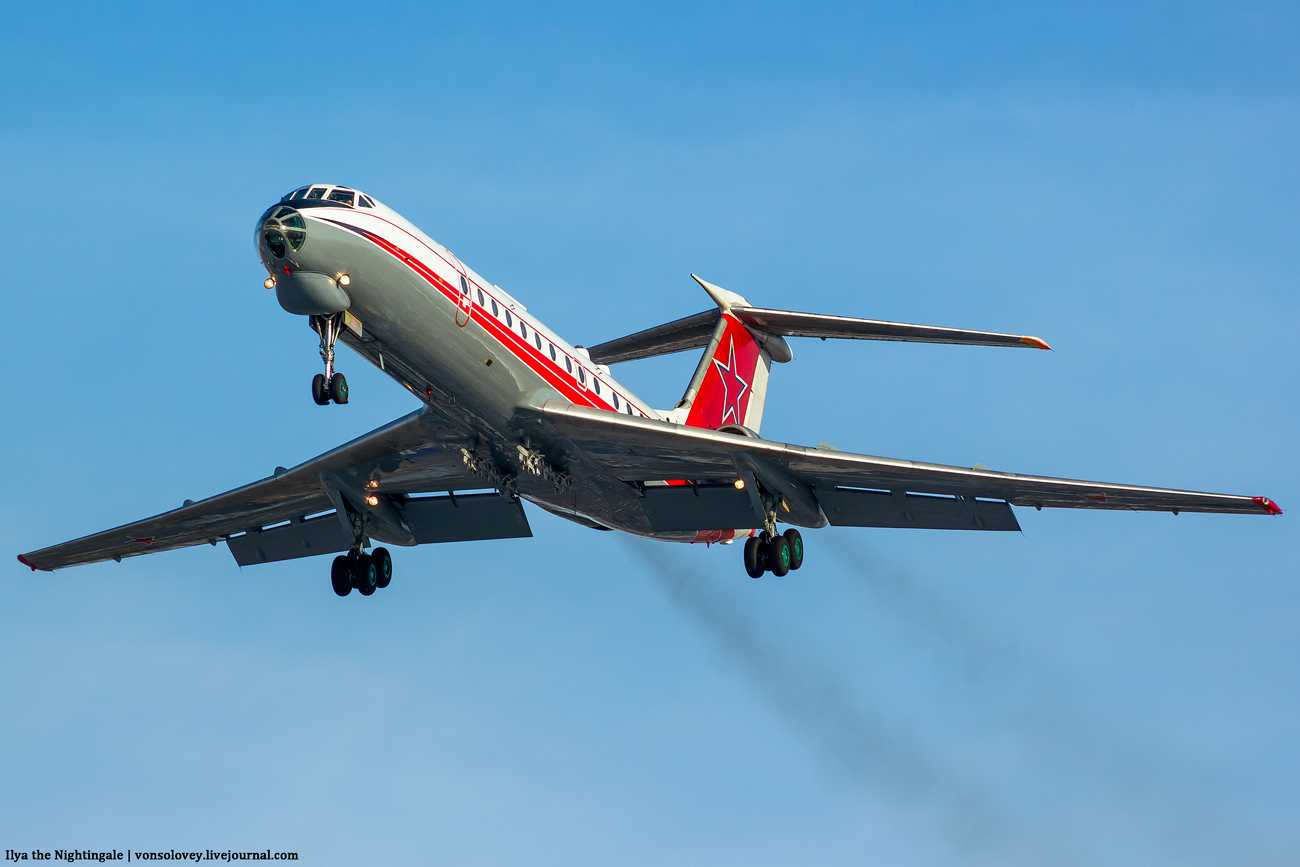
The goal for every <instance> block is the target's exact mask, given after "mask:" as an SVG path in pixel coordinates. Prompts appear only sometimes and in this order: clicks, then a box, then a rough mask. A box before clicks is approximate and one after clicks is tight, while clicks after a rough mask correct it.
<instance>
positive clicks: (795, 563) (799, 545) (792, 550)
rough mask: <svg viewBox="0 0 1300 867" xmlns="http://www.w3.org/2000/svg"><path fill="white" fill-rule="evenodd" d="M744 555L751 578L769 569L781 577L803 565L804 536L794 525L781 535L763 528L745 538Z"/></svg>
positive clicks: (758, 576) (760, 575) (760, 576)
mask: <svg viewBox="0 0 1300 867" xmlns="http://www.w3.org/2000/svg"><path fill="white" fill-rule="evenodd" d="M744 557H745V572H747V573H748V574H749V577H750V578H762V577H763V573H764V572H769V571H770V572H771V573H772V574H773V575H776V576H777V577H778V578H779V577H780V576H782V575H786V574H788V573H789V572H792V571H793V570H795V569H798V568H799V567H800V566H802V565H803V537H802V536H800V535H799V531H798V530H796V529H795V528H793V527H791V528H790V529H788V530H786V531H785V532H784V533H781V534H779V535H775V534H773V533H770V532H768V531H767V530H763V531H762V532H760V533H758V534H757V535H755V536H750V537H749V538H748V539H746V540H745V550H744Z"/></svg>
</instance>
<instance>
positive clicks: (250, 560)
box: [226, 512, 352, 566]
mask: <svg viewBox="0 0 1300 867" xmlns="http://www.w3.org/2000/svg"><path fill="white" fill-rule="evenodd" d="M351 544H352V536H351V535H349V534H348V533H345V532H344V531H343V525H342V524H340V523H339V519H338V514H337V513H335V512H330V513H329V514H327V515H318V516H317V517H315V518H311V519H309V520H302V519H295V520H293V521H291V522H290V523H288V524H283V525H281V526H279V527H272V528H271V529H269V530H249V531H248V532H247V533H244V534H242V535H239V536H231V537H230V538H228V539H226V547H227V548H229V549H230V553H231V554H233V555H234V557H235V562H236V563H238V564H239V565H240V566H256V565H257V564H259V563H277V562H279V561H281V560H297V559H298V558H299V557H315V556H316V555H317V554H336V553H338V552H340V551H346V550H347V549H348V547H349V546H350V545H351Z"/></svg>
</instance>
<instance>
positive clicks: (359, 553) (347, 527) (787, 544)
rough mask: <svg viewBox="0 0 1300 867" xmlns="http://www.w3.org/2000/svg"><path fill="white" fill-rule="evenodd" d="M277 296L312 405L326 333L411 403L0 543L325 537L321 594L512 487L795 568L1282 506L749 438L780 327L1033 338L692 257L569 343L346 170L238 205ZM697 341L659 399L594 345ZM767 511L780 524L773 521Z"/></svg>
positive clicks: (387, 567) (625, 528) (489, 513)
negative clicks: (651, 293) (261, 203)
mask: <svg viewBox="0 0 1300 867" xmlns="http://www.w3.org/2000/svg"><path fill="white" fill-rule="evenodd" d="M254 239H255V244H256V247H257V251H258V254H259V256H260V257H261V260H262V264H263V265H264V266H265V268H266V271H267V274H268V277H267V278H266V281H265V286H266V288H267V289H274V290H275V296H276V299H277V300H278V302H279V304H280V306H281V307H282V308H283V309H284V310H285V311H287V312H288V313H290V314H294V315H297V316H303V317H306V322H307V324H308V325H309V326H310V327H311V328H312V330H313V331H315V333H316V335H317V336H318V337H319V340H320V355H321V361H322V362H323V365H324V369H323V371H322V372H321V373H318V374H316V375H315V377H314V378H313V379H312V383H311V394H312V399H313V400H314V401H315V402H316V403H317V404H319V405H322V406H324V405H328V404H331V403H333V404H336V405H339V404H346V403H347V402H348V384H347V378H346V377H345V376H344V375H343V374H342V373H340V372H339V371H338V370H337V369H336V367H335V360H336V356H335V348H336V346H337V344H338V342H339V341H342V342H343V344H344V345H345V346H347V347H349V348H350V349H352V350H353V351H354V352H356V353H357V354H358V355H360V356H361V357H363V358H365V359H366V360H367V361H369V362H370V363H371V364H373V365H375V366H376V367H377V368H379V370H381V371H383V372H384V373H385V374H387V375H388V376H389V377H391V378H392V379H394V380H396V381H397V382H398V383H400V384H401V385H402V387H403V388H405V389H407V390H408V391H409V392H410V393H411V394H412V395H414V396H415V397H416V398H417V399H418V400H419V401H420V403H421V404H422V407H421V408H420V409H419V410H417V411H415V412H412V413H411V414H409V415H407V416H405V417H403V418H399V419H397V420H396V421H393V422H391V423H389V424H387V425H384V426H383V427H380V428H378V429H376V430H374V431H371V432H370V433H368V434H366V435H364V436H362V437H359V438H357V439H355V440H352V441H351V442H349V443H345V444H344V445H341V446H339V447H338V448H335V449H333V450H331V451H328V452H326V453H325V454H322V455H320V456H318V457H315V458H312V459H311V460H309V461H306V462H305V463H302V464H299V465H298V466H296V467H293V468H289V469H286V468H284V467H276V468H275V471H274V473H273V474H272V475H271V476H269V477H267V478H264V479H262V480H260V481H256V482H253V483H251V484H247V485H244V486H243V487H239V488H235V489H234V490H231V491H228V492H226V493H224V494H218V495H216V496H214V497H210V498H208V499H205V500H200V501H198V502H194V501H192V500H186V501H185V502H184V503H183V504H182V505H181V506H180V507H179V508H176V509H172V510H171V511H167V512H163V513H162V514H159V515H155V516H154V517H152V518H146V519H144V520H141V521H136V522H134V523H130V524H126V525H124V526H121V527H117V528H115V529H112V530H106V531H104V532H100V533H95V534H93V535H90V536H85V537H83V538H79V539H75V540H73V541H70V542H64V543H62V544H59V545H54V546H52V547H48V548H43V549H41V550H38V551H32V552H29V553H26V554H22V555H19V557H18V559H19V561H20V562H22V563H23V564H24V565H27V566H30V567H31V568H32V569H33V570H38V569H39V570H43V571H53V570H55V569H60V568H64V567H67V566H75V565H80V564H85V563H95V562H100V561H104V560H109V559H112V560H116V561H117V562H119V563H120V562H121V561H122V558H124V557H133V556H137V555H140V554H148V553H152V552H156V551H168V550H172V549H176V548H183V547H188V546H193V545H200V544H203V543H205V542H206V543H208V544H211V545H216V544H218V543H219V542H225V544H226V546H227V548H228V549H229V550H230V552H231V554H232V555H234V558H235V561H236V563H238V564H239V566H241V567H243V566H251V565H255V564H261V563H271V562H278V561H284V560H291V559H296V558H300V557H310V556H316V555H324V554H337V555H338V556H336V557H335V558H334V560H333V563H332V566H331V570H330V580H331V585H332V587H333V590H334V592H335V593H337V594H338V595H339V596H347V595H348V594H349V593H351V592H352V590H354V589H356V590H358V591H359V592H360V593H361V595H364V596H369V595H372V594H373V593H374V592H375V591H376V590H377V589H381V588H384V587H387V586H388V585H389V583H390V581H391V580H392V574H393V561H392V556H391V554H390V552H389V551H388V549H387V548H386V547H382V546H381V547H375V546H374V545H373V543H374V542H381V543H383V544H384V545H391V546H398V547H410V546H414V545H422V544H426V543H434V542H458V541H474V540H488V539H508V538H520V537H528V536H531V535H532V531H531V528H530V527H529V523H528V518H527V515H526V513H525V512H524V509H523V507H522V501H524V500H527V501H528V502H530V503H532V504H533V505H535V506H537V507H540V508H542V509H545V510H546V511H548V512H550V513H552V514H554V515H558V516H560V517H562V518H566V519H568V520H570V521H574V522H575V523H578V524H580V525H582V526H585V527H589V528H592V529H595V530H619V531H622V532H625V533H631V534H634V535H637V536H642V537H647V538H651V539H660V540H666V541H672V542H686V543H706V544H713V543H721V544H724V545H727V544H731V543H734V542H736V541H738V540H741V539H743V540H744V544H743V548H742V552H743V561H744V567H745V570H746V572H747V573H748V574H749V575H750V576H751V577H754V578H759V577H761V576H763V575H765V574H767V573H768V572H771V573H772V574H773V575H776V576H782V575H786V574H788V573H789V572H790V571H791V570H795V569H798V568H799V567H800V566H801V565H802V563H803V559H804V542H803V538H802V536H801V534H800V532H799V529H797V528H804V529H816V528H822V527H826V526H828V525H829V526H839V527H898V528H902V527H911V528H919V529H944V530H958V529H964V530H985V531H1014V530H1019V529H1020V525H1019V523H1018V521H1017V520H1016V517H1015V513H1014V512H1013V510H1012V507H1013V506H1022V507H1023V506H1032V507H1034V508H1036V509H1040V510H1041V509H1043V508H1070V509H1132V510H1146V511H1169V512H1172V513H1174V514H1175V515H1177V514H1178V513H1179V512H1220V513H1239V514H1256V515H1280V514H1282V510H1281V509H1280V508H1279V507H1278V506H1277V504H1276V503H1274V502H1273V501H1272V500H1270V499H1269V498H1267V497H1249V496H1237V495H1226V494H1211V493H1198V492H1193V491H1181V490H1170V489H1163V488H1150V487H1139V486H1135V485H1120V484H1108V483H1102V482H1088V481H1076V480H1072V479H1057V478H1048V477H1042V476H1031V475H1020V474H1016V473H1007V472H999V471H996V470H991V469H988V468H987V467H984V466H982V465H979V464H976V465H975V466H973V467H955V466H943V465H939V464H929V463H920V462H915V461H908V460H898V459H893V458H882V457H873V456H870V455H863V454H855V453H852V452H846V451H841V450H839V449H837V448H834V447H833V446H831V445H829V444H827V443H824V442H823V443H819V444H818V445H817V446H815V447H806V446H799V445H791V444H787V443H780V442H775V441H772V440H767V439H764V438H763V437H762V436H761V435H760V434H759V431H760V430H761V424H762V420H763V409H764V403H765V400H766V394H767V386H768V380H769V376H770V373H771V368H772V365H773V364H784V363H787V362H790V361H791V360H793V358H794V353H793V351H792V350H791V347H790V343H789V341H788V340H787V338H795V337H814V338H821V339H822V340H825V339H828V338H836V339H855V340H892V341H908V342H920V343H949V344H966V345H975V346H999V347H1016V348H1028V349H1038V350H1048V349H1050V347H1049V346H1048V345H1047V344H1046V343H1045V342H1043V341H1042V340H1040V339H1038V338H1037V337H1031V336H1026V335H1016V334H1000V333H993V332H984V331H971V330H965V329H957V328H941V327H933V326H924V325H911V324H906V323H899V322H886V321H880V320H872V319H857V318H850V317H844V316H830V315H823V314H814V313H800V312H796V311H791V310H780V309H771V308H765V307H756V306H755V305H753V304H751V303H750V302H749V301H748V300H747V299H746V298H744V297H743V296H741V295H739V294H737V293H735V292H731V291H728V290H726V289H723V288H722V287H720V286H716V285H714V284H712V283H710V282H708V281H707V280H704V279H702V278H700V277H697V276H695V275H694V274H692V275H691V276H692V277H693V278H694V279H695V281H696V282H697V283H698V284H699V285H700V287H701V288H702V289H703V290H704V292H705V293H706V294H707V295H708V296H709V298H710V299H711V300H712V302H713V306H712V307H710V308H709V309H707V310H705V311H703V312H701V313H696V314H694V315H692V316H687V317H684V318H682V319H677V320H675V321H673V322H668V323H666V324H663V325H657V326H655V327H652V328H648V329H645V330H642V331H638V332H636V333H634V334H629V335H627V336H625V337H620V338H617V339H614V340H610V341H607V342H605V343H601V344H599V345H596V346H591V347H583V346H576V345H572V344H570V343H568V342H567V341H565V340H564V339H562V338H561V337H560V336H559V335H558V334H557V333H556V332H555V331H553V330H551V329H550V328H548V327H547V326H545V325H544V324H542V323H541V322H540V321H539V320H538V319H537V318H536V317H535V316H534V315H532V314H531V313H529V312H528V309H527V308H526V307H525V306H524V305H523V304H521V303H520V302H519V301H517V300H516V299H515V298H514V297H513V296H511V295H510V293H508V292H506V290H504V289H502V288H501V287H500V286H497V285H495V284H493V283H490V282H488V281H487V280H486V279H484V278H483V277H481V276H480V275H479V274H477V273H476V272H475V271H473V270H472V269H470V268H469V267H467V266H466V265H465V264H464V263H463V262H461V261H460V260H459V259H458V258H457V257H456V256H455V255H454V254H453V253H452V252H451V251H450V250H448V249H447V248H446V247H443V246H442V245H440V244H438V243H437V242H436V241H434V240H433V239H432V238H430V237H429V236H427V235H425V234H424V233H423V232H422V231H420V230H419V229H418V228H416V227H415V226H414V225H413V224H412V223H410V222H409V221H407V220H406V219H404V218H403V217H402V216H401V215H399V214H398V213H397V212H395V211H394V210H392V209H391V208H389V207H387V206H385V205H384V204H383V203H381V202H380V201H379V200H378V199H376V198H374V197H373V196H370V195H368V194H366V193H364V192H362V191H360V190H358V189H355V188H352V187H345V186H340V185H336V184H309V185H307V186H303V187H299V188H297V189H295V190H293V191H292V192H290V193H288V194H286V195H285V196H283V197H282V198H281V199H280V201H279V202H277V203H276V204H274V205H272V206H271V207H270V208H268V209H267V210H266V211H265V212H264V213H263V214H262V215H261V217H259V218H258V220H257V224H256V227H255V230H254ZM700 348H703V350H704V351H703V353H702V355H701V357H700V361H699V364H698V366H697V367H696V369H695V372H694V375H693V376H692V377H691V379H690V381H689V383H688V384H687V386H686V391H685V393H684V394H683V396H682V398H681V400H680V401H678V402H677V404H676V405H675V406H674V407H673V408H672V409H669V410H656V409H653V408H651V407H650V406H649V405H648V404H647V403H645V402H644V401H643V400H641V399H640V398H638V397H637V396H636V395H634V394H633V393H632V392H631V391H630V390H629V389H628V388H627V387H625V386H624V385H622V384H621V383H619V382H618V380H616V379H615V378H614V376H613V375H612V374H611V372H610V365H614V364H619V363H625V362H629V361H634V360H637V359H644V358H651V357H655V356H661V355H666V354H669V353H675V352H684V351H688V350H693V349H700ZM778 524H784V525H786V526H787V529H785V530H780V529H779V528H778Z"/></svg>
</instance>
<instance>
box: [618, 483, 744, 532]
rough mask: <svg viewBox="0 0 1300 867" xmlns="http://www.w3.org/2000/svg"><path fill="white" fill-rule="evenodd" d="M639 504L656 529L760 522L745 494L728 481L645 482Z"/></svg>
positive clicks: (740, 525)
mask: <svg viewBox="0 0 1300 867" xmlns="http://www.w3.org/2000/svg"><path fill="white" fill-rule="evenodd" d="M642 508H644V509H645V512H646V517H647V518H648V519H649V520H650V528H651V529H652V530H654V531H655V532H656V533H666V532H673V531H682V530H740V529H744V528H746V527H761V526H763V515H762V514H761V513H759V512H757V511H755V510H754V505H753V502H752V500H751V499H750V497H749V494H747V493H745V492H744V491H738V490H736V489H735V488H734V487H732V486H731V485H655V486H647V487H646V489H645V498H644V500H643V501H642Z"/></svg>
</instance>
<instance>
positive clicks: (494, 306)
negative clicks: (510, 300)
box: [491, 298, 497, 316]
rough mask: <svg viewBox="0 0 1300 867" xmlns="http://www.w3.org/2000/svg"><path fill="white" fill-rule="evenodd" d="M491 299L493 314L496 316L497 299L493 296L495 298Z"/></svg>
mask: <svg viewBox="0 0 1300 867" xmlns="http://www.w3.org/2000/svg"><path fill="white" fill-rule="evenodd" d="M491 301H492V315H493V316H496V315H497V299H495V298H493V299H491Z"/></svg>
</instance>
